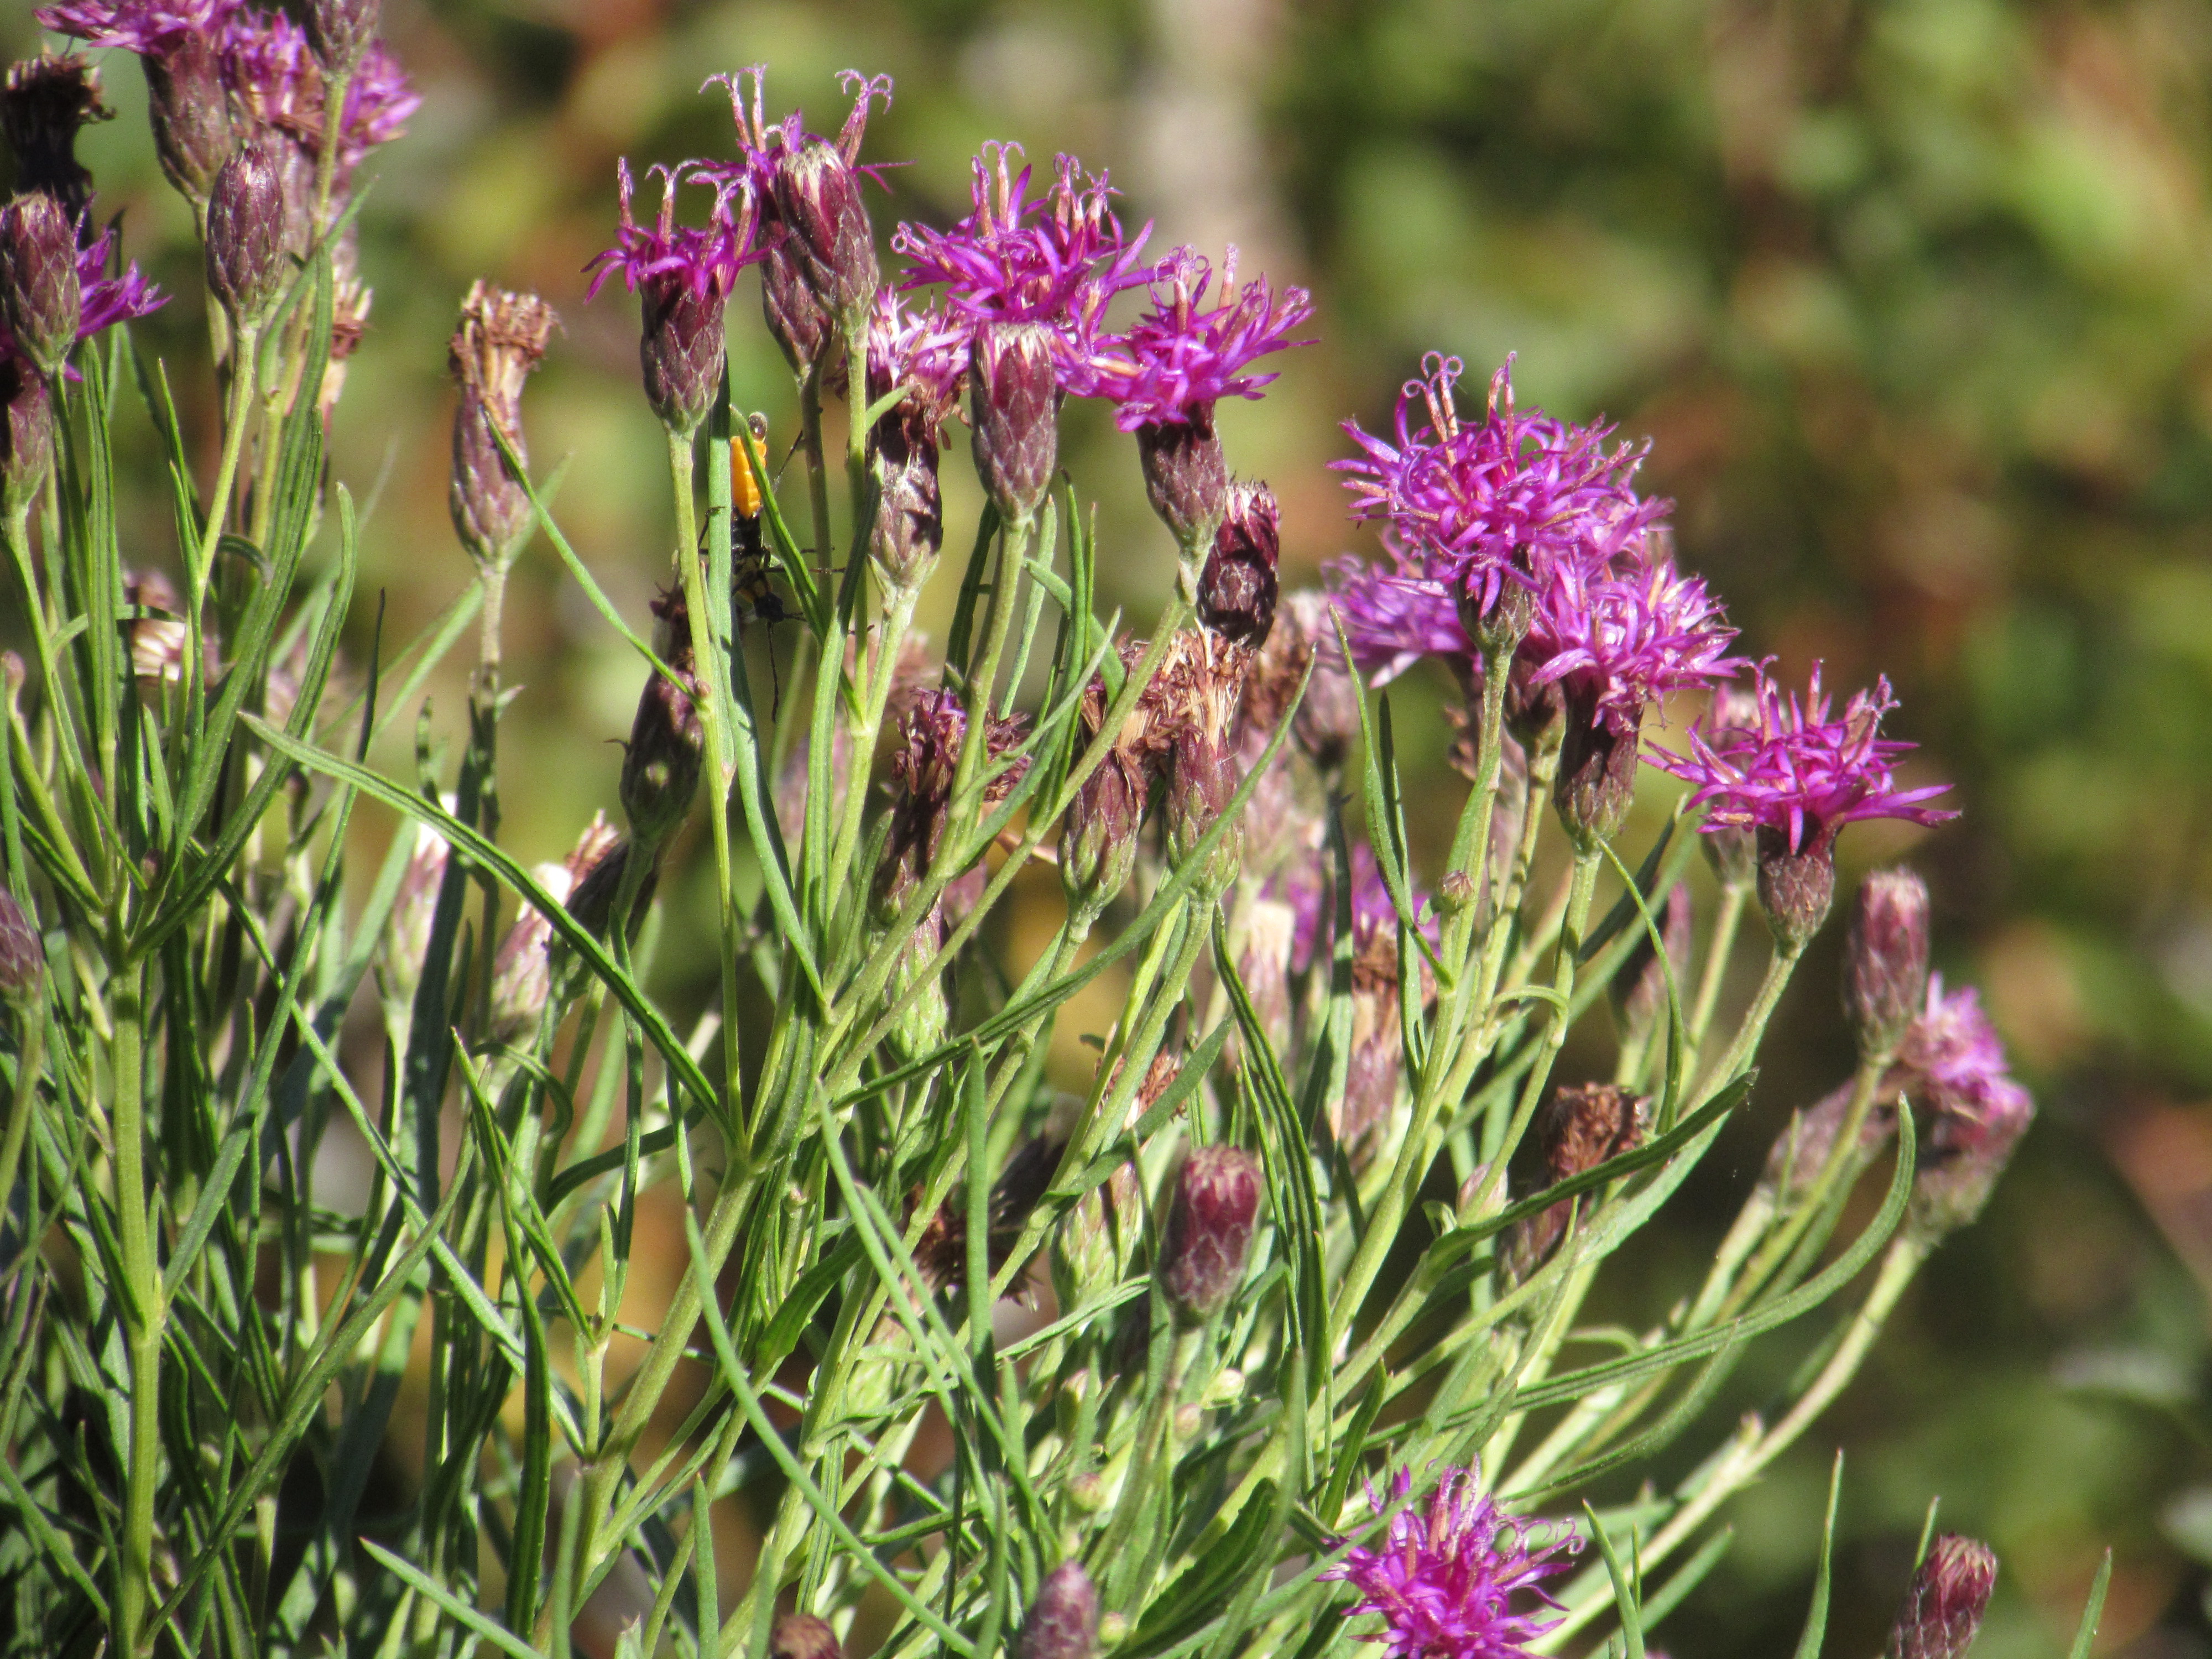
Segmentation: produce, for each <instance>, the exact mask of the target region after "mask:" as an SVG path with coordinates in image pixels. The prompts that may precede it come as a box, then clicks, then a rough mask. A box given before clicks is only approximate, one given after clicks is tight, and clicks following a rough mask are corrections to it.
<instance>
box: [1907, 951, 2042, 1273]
mask: <svg viewBox="0 0 2212 1659" xmlns="http://www.w3.org/2000/svg"><path fill="white" fill-rule="evenodd" d="M1892 1075H1893V1077H1895V1078H1898V1079H1899V1080H1900V1081H1901V1082H1902V1083H1903V1085H1904V1086H1905V1089H1906V1091H1908V1092H1909V1093H1911V1096H1912V1097H1913V1098H1914V1099H1915V1100H1916V1101H1917V1103H1919V1104H1920V1105H1921V1107H1922V1108H1923V1109H1924V1110H1925V1111H1926V1112H1927V1113H1928V1114H1929V1118H1930V1120H1931V1121H1930V1123H1929V1129H1928V1133H1927V1136H1926V1139H1925V1140H1924V1142H1923V1145H1922V1148H1921V1154H1920V1166H1919V1168H1918V1169H1917V1170H1915V1171H1914V1173H1913V1177H1912V1207H1911V1210H1910V1211H1909V1212H1907V1214H1906V1225H1908V1226H1910V1227H1911V1228H1912V1229H1913V1230H1914V1231H1915V1232H1916V1233H1917V1235H1918V1236H1919V1237H1922V1238H1923V1239H1926V1240H1929V1241H1930V1242H1932V1241H1934V1240H1935V1239H1937V1238H1941V1237H1942V1236H1943V1235H1944V1234H1946V1233H1948V1232H1951V1231H1955V1230H1956V1229H1958V1228H1960V1227H1963V1226H1965V1225H1966V1224H1967V1223H1968V1222H1970V1221H1972V1220H1973V1219H1974V1218H1975V1217H1977V1216H1978V1215H1979V1214H1980V1213H1981V1212H1982V1207H1983V1206H1984V1205H1985V1204H1987V1203H1988V1202H1989V1199H1990V1193H1991V1191H1993V1190H1994V1189H1995V1188H1996V1181H1997V1177H1998V1176H2001V1175H2002V1174H2003V1173H2004V1167H2005V1165H2006V1164H2008V1163H2009V1162H2010V1161H2011V1158H2012V1154H2013V1149H2014V1148H2015V1147H2016V1146H2019V1144H2020V1138H2021V1136H2022V1135H2023V1134H2025V1133H2027V1127H2028V1125H2029V1123H2030V1122H2032V1121H2033V1119H2034V1117H2035V1103H2034V1101H2033V1099H2032V1098H2031V1097H2029V1095H2028V1092H2027V1090H2025V1089H2023V1088H2021V1086H2020V1085H2019V1084H2018V1083H2016V1082H2015V1081H2014V1080H2013V1077H2012V1073H2011V1070H2010V1068H2009V1067H2008V1065H2007V1063H2006V1060H2005V1052H2004V1044H2003V1043H2002V1042H2001V1041H1999V1039H1998V1037H1997V1034H1996V1030H1994V1029H1993V1028H1992V1027H1991V1026H1990V1022H1989V1018H1988V1016H1987V1015H1985V1014H1984V1013H1983V1012H1982V1006H1981V1000H1980V999H1979V998H1978V997H1977V996H1976V995H1975V994H1974V992H1973V989H1972V987H1961V988H1960V989H1959V990H1958V991H1956V992H1953V993H1950V994H1946V993H1945V991H1944V989H1943V976H1942V975H1940V974H1936V975H1930V976H1929V981H1928V1001H1927V1005H1926V1006H1925V1007H1924V1009H1923V1011H1922V1012H1921V1015H1920V1018H1917V1019H1916V1020H1914V1021H1913V1022H1912V1024H1911V1025H1909V1026H1907V1027H1906V1028H1905V1037H1904V1040H1903V1041H1902V1042H1900V1043H1899V1045H1898V1053H1897V1068H1896V1071H1895V1072H1894V1073H1893V1074H1892Z"/></svg>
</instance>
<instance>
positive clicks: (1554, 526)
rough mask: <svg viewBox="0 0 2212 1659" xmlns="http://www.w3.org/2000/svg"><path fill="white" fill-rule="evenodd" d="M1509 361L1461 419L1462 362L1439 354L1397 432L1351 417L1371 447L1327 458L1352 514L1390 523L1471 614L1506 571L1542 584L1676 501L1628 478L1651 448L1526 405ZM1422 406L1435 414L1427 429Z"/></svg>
mask: <svg viewBox="0 0 2212 1659" xmlns="http://www.w3.org/2000/svg"><path fill="white" fill-rule="evenodd" d="M1512 370H1513V363H1512V360H1511V359H1510V358H1508V359H1507V360H1506V362H1505V365H1504V367H1503V368H1500V369H1499V370H1498V373H1497V374H1495V375H1494V376H1492V380H1491V382H1490V403H1489V407H1488V410H1487V411H1486V414H1485V415H1484V417H1483V418H1482V420H1481V421H1480V422H1478V423H1476V424H1474V425H1463V424H1462V422H1461V421H1460V417H1459V411H1458V409H1457V407H1456V405H1455V403H1454V401H1453V395H1452V394H1453V388H1454V387H1455V386H1456V385H1457V383H1458V381H1459V379H1460V376H1461V375H1462V373H1463V372H1464V365H1463V364H1462V362H1460V360H1459V359H1458V358H1456V357H1446V356H1443V355H1442V354H1440V353H1437V352H1431V353H1430V354H1429V355H1428V356H1426V357H1425V358H1424V359H1422V371H1423V378H1421V379H1420V380H1408V381H1407V383H1406V385H1405V387H1404V389H1403V391H1402V392H1401V394H1400V396H1399V398H1398V414H1397V432H1396V436H1397V441H1396V442H1395V444H1394V443H1390V442H1389V441H1385V440H1383V439H1382V438H1378V437H1376V436H1375V435H1372V434H1370V433H1368V432H1364V431H1363V430H1361V428H1360V426H1359V423H1358V422H1357V421H1347V422H1345V427H1344V429H1345V431H1346V433H1347V434H1349V435H1351V437H1352V441H1353V442H1355V443H1356V444H1358V446H1359V447H1360V449H1361V450H1362V451H1363V452H1364V454H1363V456H1362V457H1361V458H1360V459H1353V460H1348V461H1336V462H1333V463H1332V464H1331V465H1332V466H1333V467H1334V469H1335V470H1336V471H1340V472H1343V473H1345V474H1346V475H1347V477H1346V488H1347V489H1350V490H1351V491H1352V495H1353V497H1354V506H1353V508H1352V516H1353V517H1354V518H1355V519H1361V520H1373V521H1377V522H1380V523H1383V524H1386V525H1388V526H1389V528H1390V530H1391V531H1392V532H1394V533H1395V535H1396V537H1397V538H1398V540H1399V542H1400V543H1401V544H1402V545H1403V546H1404V547H1406V548H1407V549H1411V550H1415V556H1416V557H1417V559H1418V560H1419V563H1420V565H1421V567H1422V570H1421V574H1425V575H1430V576H1435V577H1440V578H1443V579H1444V580H1446V581H1447V582H1448V584H1449V587H1450V589H1451V591H1452V594H1453V597H1454V598H1455V599H1456V600H1457V601H1458V602H1459V603H1460V604H1461V605H1462V607H1463V608H1464V609H1465V610H1466V611H1468V614H1469V615H1472V616H1478V617H1486V616H1488V615H1489V613H1490V611H1491V610H1492V607H1493V606H1495V605H1497V603H1498V595H1499V594H1500V592H1502V591H1503V590H1504V587H1505V586H1506V584H1507V583H1508V582H1509V581H1510V582H1512V583H1514V584H1516V585H1518V586H1521V587H1523V588H1529V589H1533V588H1534V587H1535V586H1536V585H1537V580H1538V576H1539V574H1541V571H1542V570H1543V568H1545V567H1546V566H1547V564H1548V563H1550V562H1554V561H1558V560H1566V559H1576V560H1581V561H1583V562H1589V563H1590V564H1593V565H1598V566H1602V565H1604V564H1606V563H1607V562H1609V561H1610V560H1611V559H1612V558H1613V556H1614V555H1615V554H1616V553H1618V552H1619V551H1620V550H1622V549H1624V548H1626V547H1627V546H1630V545H1632V543H1633V542H1634V540H1635V539H1636V538H1637V537H1638V534H1639V533H1640V532H1642V531H1644V529H1646V528H1648V527H1649V526H1651V525H1653V524H1656V522H1658V521H1659V520H1661V519H1662V518H1663V517H1664V516H1665V514H1666V513H1667V511H1668V503H1666V502H1664V501H1646V500H1644V499H1642V498H1641V497H1639V496H1638V495H1637V494H1636V492H1635V491H1634V490H1633V489H1631V488H1630V483H1631V480H1632V478H1633V477H1635V473H1636V469H1637V466H1638V464H1639V463H1640V462H1641V461H1642V459H1643V452H1642V451H1641V450H1638V449H1635V448H1632V447H1630V446H1628V445H1626V444H1623V445H1621V446H1620V447H1618V448H1616V449H1612V450H1608V449H1607V447H1606V440H1607V438H1608V437H1610V436H1611V435H1612V428H1610V427H1606V426H1589V427H1578V426H1570V425H1568V424H1566V423H1565V422H1560V421H1555V420H1553V419H1552V418H1551V417H1549V416H1545V415H1542V414H1531V415H1526V416H1524V415H1522V414H1520V413H1518V412H1517V411H1516V409H1515V408H1514V404H1513V382H1512V379H1511V375H1512ZM1417 405H1419V407H1420V408H1425V410H1426V411H1427V415H1428V419H1427V422H1426V423H1425V425H1423V426H1422V427H1421V428H1419V430H1416V429H1415V427H1414V418H1415V415H1416V406H1417Z"/></svg>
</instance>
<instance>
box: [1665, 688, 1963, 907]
mask: <svg viewBox="0 0 2212 1659" xmlns="http://www.w3.org/2000/svg"><path fill="white" fill-rule="evenodd" d="M1753 693H1754V695H1755V696H1756V697H1757V699H1758V704H1759V714H1758V720H1757V721H1756V723H1755V724H1748V725H1745V726H1720V727H1715V728H1711V729H1710V730H1707V731H1702V732H1701V731H1699V730H1698V729H1697V728H1695V727H1693V728H1692V730H1691V732H1690V752H1689V753H1688V754H1687V755H1677V754H1674V753H1671V752H1669V751H1667V750H1659V751H1656V752H1655V753H1654V754H1653V756H1652V763H1653V764H1654V765H1656V766H1657V767H1659V768H1660V769H1662V770H1663V771H1667V772H1671V773H1673V774H1674V775H1675V776H1676V777H1678V778H1680V779H1683V780H1684V781H1686V782H1688V783H1689V784H1691V785H1692V792H1691V799H1692V802H1693V803H1694V804H1695V805H1699V806H1702V807H1704V808H1705V827H1706V828H1707V829H1712V828H1714V827H1716V826H1721V825H1732V826H1735V827H1737V828H1741V829H1752V830H1753V831H1755V832H1756V834H1757V836H1758V848H1759V902H1760V903H1761V905H1763V906H1764V907H1765V910H1766V915H1767V919H1768V921H1770V922H1771V923H1772V924H1773V926H1774V927H1775V928H1776V929H1777V935H1778V937H1779V938H1780V939H1783V940H1784V942H1785V943H1787V944H1790V945H1792V946H1793V947H1799V946H1802V945H1803V943H1804V941H1805V940H1806V939H1809V938H1811V937H1812V935H1813V933H1814V932H1815V931H1817V930H1818V928H1819V927H1820V923H1821V922H1822V921H1824V920H1826V916H1827V914H1828V905H1829V902H1831V900H1832V898H1833V897H1834V896H1835V884H1836V866H1835V845H1836V835H1837V832H1838V830H1840V829H1842V828H1843V827H1844V825H1845V824H1847V823H1857V822H1858V821H1859V820H1861V819H1865V818H1902V819H1904V820H1905V822H1907V823H1920V824H1932V823H1942V822H1943V821H1944V820H1945V819H1947V818H1954V817H1958V816H1959V815H1958V814H1957V813H1956V812H1954V811H1945V810H1943V809H1942V808H1938V807H1932V806H1929V805H1925V804H1924V803H1925V802H1927V801H1929V800H1930V799H1933V798H1934V797H1936V796H1937V795H1940V794H1942V793H1944V791H1946V790H1947V789H1948V788H1949V787H1950V786H1949V785H1948V784H1943V783H1936V784H1927V785H1923V786H1922V787H1919V788H1916V789H1906V788H1901V787H1899V784H1898V781H1897V773H1896V767H1895V763H1896V761H1897V760H1898V758H1899V757H1900V756H1903V755H1905V754H1908V753H1910V752H1911V750H1912V748H1913V746H1914V745H1912V744H1909V743H1905V742H1901V741H1899V740H1897V739H1894V738H1884V737H1882V736H1881V717H1882V716H1883V715H1884V714H1887V713H1888V712H1889V711H1890V710H1891V709H1893V708H1896V707H1897V702H1896V699H1895V698H1893V696H1891V695H1890V690H1889V682H1888V681H1887V679H1881V680H1877V681H1876V682H1875V686H1874V689H1873V690H1870V691H1860V692H1858V693H1857V694H1855V695H1854V696H1852V698H1851V699H1850V702H1848V703H1846V704H1845V705H1844V709H1843V712H1842V714H1840V715H1837V714H1832V713H1831V705H1830V702H1829V699H1828V697H1827V696H1826V694H1825V693H1823V692H1822V690H1821V689H1820V666H1819V665H1818V664H1815V665H1814V669H1813V674H1812V678H1811V680H1810V682H1809V683H1808V685H1807V687H1806V690H1805V695H1804V696H1803V698H1802V699H1800V698H1799V697H1798V696H1797V695H1796V693H1795V692H1792V693H1790V695H1789V696H1786V697H1785V696H1784V695H1783V693H1782V691H1781V690H1780V689H1779V688H1778V686H1777V685H1776V684H1774V682H1773V680H1772V679H1771V678H1769V676H1768V674H1767V671H1766V666H1765V665H1764V664H1762V665H1760V667H1759V671H1758V674H1757V678H1755V679H1754V681H1753Z"/></svg>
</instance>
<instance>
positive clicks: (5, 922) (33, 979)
mask: <svg viewBox="0 0 2212 1659" xmlns="http://www.w3.org/2000/svg"><path fill="white" fill-rule="evenodd" d="M45 976H46V945H45V943H44V941H42V940H41V939H40V938H39V930H38V928H37V927H34V926H33V925H32V921H31V919H30V917H29V916H27V915H25V914H24V913H23V907H22V906H21V905H20V904H18V903H16V902H15V895H14V894H12V893H10V892H9V891H8V890H6V889H5V888H0V996H5V997H7V998H8V999H9V1000H10V1001H14V1000H20V999H23V998H27V997H29V996H31V995H32V994H33V993H35V992H36V991H37V990H38V988H39V981H40V980H41V979H43V978H44V977H45Z"/></svg>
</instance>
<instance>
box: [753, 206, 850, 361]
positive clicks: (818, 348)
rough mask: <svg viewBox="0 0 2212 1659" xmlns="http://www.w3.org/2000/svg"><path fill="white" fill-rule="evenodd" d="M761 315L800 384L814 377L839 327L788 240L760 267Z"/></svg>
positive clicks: (772, 249) (781, 243)
mask: <svg viewBox="0 0 2212 1659" xmlns="http://www.w3.org/2000/svg"><path fill="white" fill-rule="evenodd" d="M761 314H762V316H763V318H765V319H767V322H768V331H769V333H770V334H771V335H773V336H774V337H775V343H776V344H777V345H779V346H781V348H782V349H783V356H784V361H785V362H788V363H789V364H790V365H791V368H792V373H793V374H796V375H798V376H799V379H801V380H805V378H806V377H807V376H808V375H810V374H812V373H813V372H814V367H815V365H816V364H817V363H818V362H821V360H822V354H823V351H824V350H825V349H827V348H828V347H829V343H830V342H831V340H832V338H833V337H834V336H835V334H836V321H835V319H832V318H831V316H830V315H829V313H828V312H827V311H824V310H823V308H822V301H819V300H817V299H816V298H815V297H814V290H813V289H812V288H811V287H810V286H809V285H808V283H807V281H806V271H805V266H804V265H803V264H802V263H801V260H800V258H799V252H798V251H797V249H796V248H795V247H794V246H793V244H792V243H791V242H790V241H789V240H784V241H781V242H779V243H777V244H776V245H775V246H774V247H772V248H770V249H769V254H768V258H766V259H764V260H763V262H762V264H761Z"/></svg>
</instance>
